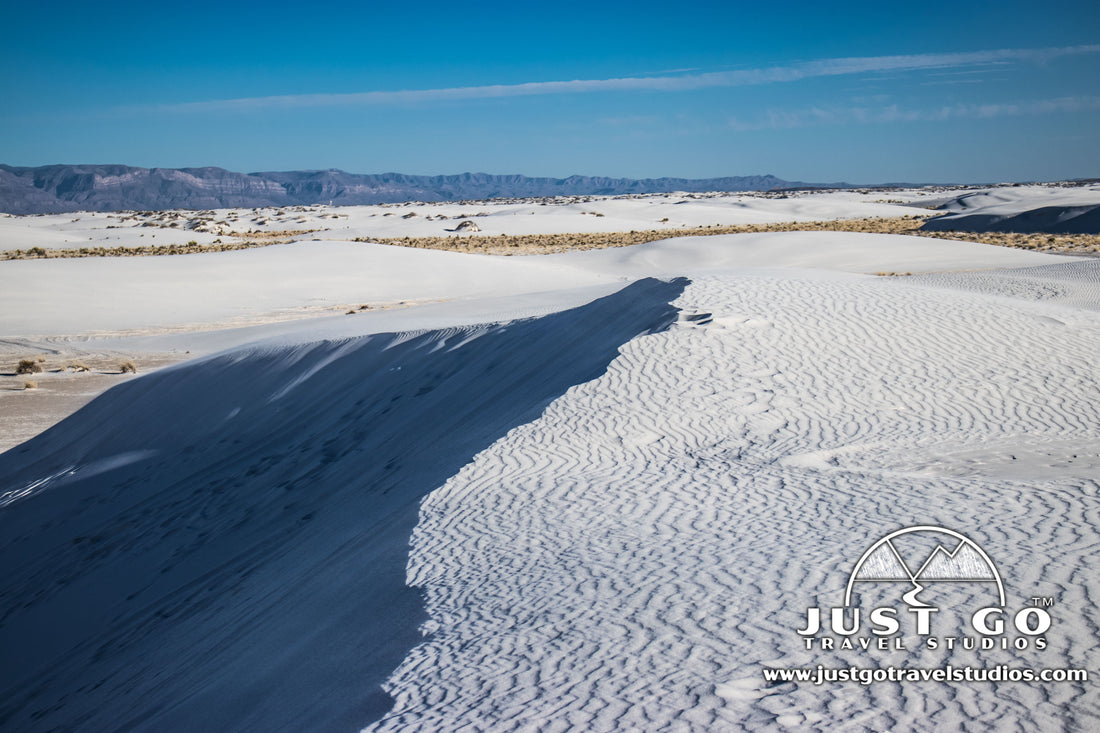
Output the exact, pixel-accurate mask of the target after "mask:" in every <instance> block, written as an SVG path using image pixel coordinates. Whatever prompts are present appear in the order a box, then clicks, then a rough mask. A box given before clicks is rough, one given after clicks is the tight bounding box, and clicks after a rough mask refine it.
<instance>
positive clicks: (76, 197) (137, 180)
mask: <svg viewBox="0 0 1100 733" xmlns="http://www.w3.org/2000/svg"><path fill="white" fill-rule="evenodd" d="M806 185H810V184H804V183H800V182H796V181H784V180H782V179H780V178H776V177H775V176H772V175H764V176H729V177H725V178H704V179H688V178H647V179H633V178H606V177H599V176H570V177H568V178H530V177H528V176H521V175H491V174H488V173H461V174H458V175H449V176H415V175H405V174H401V173H380V174H358V173H346V172H344V171H341V170H335V169H332V170H323V171H281V172H262V173H235V172H233V171H227V170H225V169H223V168H137V167H133V166H126V165H46V166H39V167H35V168H21V167H14V166H9V165H2V164H0V212H6V213H9V214H45V213H59V212H65V211H125V210H135V209H137V210H150V209H216V208H234V207H250V208H253V207H263V206H295V205H310V204H332V205H337V206H353V205H361V204H381V203H397V202H404V201H461V200H474V199H491V198H528V197H543V196H597V195H598V196H610V195H621V194H642V193H667V192H671V191H693V192H698V191H771V190H775V189H782V188H792V187H799V186H806Z"/></svg>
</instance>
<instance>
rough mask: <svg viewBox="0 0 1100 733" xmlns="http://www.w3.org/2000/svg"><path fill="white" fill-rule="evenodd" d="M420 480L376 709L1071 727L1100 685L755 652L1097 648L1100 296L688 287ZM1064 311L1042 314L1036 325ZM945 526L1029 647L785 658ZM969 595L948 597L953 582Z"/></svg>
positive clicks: (433, 724) (1008, 657)
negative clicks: (853, 591) (995, 577)
mask: <svg viewBox="0 0 1100 733" xmlns="http://www.w3.org/2000/svg"><path fill="white" fill-rule="evenodd" d="M676 304H677V305H678V306H679V307H680V308H681V309H682V312H681V316H680V319H681V320H680V322H679V323H678V324H677V325H676V326H674V327H673V328H671V329H670V330H668V331H666V332H662V333H657V334H650V335H645V336H641V337H638V338H636V339H634V340H633V341H631V342H629V343H628V344H626V345H625V346H624V347H623V348H622V350H621V355H620V356H619V357H618V358H617V359H616V360H615V361H613V362H612V364H611V366H610V368H609V370H608V371H607V373H606V374H605V375H604V376H602V377H600V378H599V379H596V380H594V381H592V382H589V383H586V384H583V385H579V386H576V387H573V388H572V389H570V390H569V391H568V392H567V393H566V394H565V395H564V396H563V397H561V398H559V399H558V400H556V401H555V402H553V403H552V404H551V405H549V407H548V408H547V409H546V411H545V412H544V414H543V415H542V416H541V417H540V418H539V419H538V420H536V421H534V422H532V423H528V424H526V425H523V426H520V427H517V428H515V429H513V430H512V431H510V432H509V433H508V434H507V435H506V436H505V437H504V438H502V439H501V440H499V441H498V442H497V443H495V444H494V445H493V446H491V447H490V448H488V449H486V450H485V451H483V452H482V453H480V454H479V455H478V456H477V457H476V458H475V460H474V461H473V462H471V463H470V464H468V465H467V466H466V467H465V468H464V469H463V470H462V471H461V472H460V473H459V474H457V475H456V476H454V477H453V478H452V479H451V480H449V481H448V482H447V483H446V484H445V485H444V486H442V487H441V488H440V489H438V490H437V491H435V492H434V493H432V494H431V495H429V496H428V497H427V498H426V499H425V500H424V502H423V504H422V507H421V515H420V522H419V525H418V526H417V529H416V531H415V533H414V536H413V542H412V544H413V549H412V553H411V557H410V562H409V568H408V579H409V583H410V585H414V586H418V587H420V588H421V589H422V590H423V592H424V593H425V595H426V599H427V608H428V611H429V613H430V620H429V621H428V622H427V623H426V624H425V625H424V627H423V628H422V631H423V633H424V634H425V636H424V641H423V643H421V644H420V645H418V646H417V647H415V648H414V649H413V650H412V651H411V653H410V654H409V655H408V656H407V657H406V659H405V661H404V663H403V664H402V665H401V667H400V668H398V669H397V670H396V671H395V673H394V675H393V676H392V677H391V679H390V682H389V684H388V688H387V689H388V690H389V692H390V693H391V694H392V695H393V696H394V697H395V699H396V705H395V708H394V709H393V710H392V711H391V712H390V714H389V715H388V716H387V717H386V718H384V719H383V720H381V721H379V722H378V723H377V724H375V725H374V726H373V727H372V728H371V730H376V731H397V730H460V729H461V730H494V731H507V730H517V731H527V730H540V731H565V730H607V731H611V730H698V731H713V730H731V731H733V730H743V729H754V730H756V729H763V730H768V729H770V730H786V729H791V730H810V729H820V730H850V731H863V730H888V729H895V730H955V729H967V730H1013V729H1032V730H1044V731H1049V730H1082V729H1088V728H1095V727H1097V726H1100V695H1098V690H1097V686H1096V683H1095V682H1089V683H1087V684H1084V685H1071V684H1061V685H1055V684H1047V685H1040V684H1034V685H1028V684H1020V683H1017V684H1007V683H1006V684H993V683H989V684H986V685H970V686H966V685H959V686H951V685H947V684H936V683H927V684H915V685H908V686H902V685H898V684H890V683H884V684H876V685H872V686H869V687H861V686H859V685H834V686H824V687H814V686H812V685H799V686H796V685H794V684H793V683H787V684H785V685H778V686H774V687H766V686H765V685H764V683H763V682H762V681H761V669H762V668H763V667H764V666H797V665H805V666H815V665H817V664H825V665H832V666H847V665H850V664H858V665H860V666H885V665H887V664H895V665H906V666H922V665H923V666H936V665H940V664H946V663H950V664H954V665H962V664H977V665H980V666H992V665H994V664H999V663H1007V664H1013V665H1015V666H1033V667H1057V666H1074V667H1090V668H1092V669H1094V670H1095V669H1096V667H1097V665H1098V663H1100V648H1098V643H1097V642H1098V636H1097V632H1098V629H1100V613H1098V612H1097V610H1096V600H1097V599H1096V598H1095V597H1094V596H1095V583H1094V579H1095V577H1096V574H1095V561H1096V558H1097V554H1098V552H1100V502H1098V500H1097V495H1098V492H1100V482H1098V480H1097V477H1098V476H1100V470H1098V469H1100V374H1098V370H1097V366H1096V364H1097V361H1098V357H1100V314H1097V313H1095V312H1093V311H1089V310H1072V309H1069V308H1066V307H1064V306H1051V305H1047V304H1043V303H1031V302H1022V301H1021V302H1019V303H1015V302H1014V303H1007V302H1006V301H1005V300H1004V299H1001V298H991V297H989V296H987V295H983V294H980V293H967V292H952V291H945V290H939V289H935V290H934V289H931V288H925V287H917V286H914V285H912V284H906V283H905V282H904V279H900V280H888V279H883V278H867V277H855V276H852V277H848V276H821V277H818V276H813V275H809V274H808V275H806V276H805V277H784V278H776V277H769V276H765V275H758V276H738V277H724V278H710V279H700V280H697V281H696V282H694V283H693V284H692V285H691V286H689V287H688V289H687V290H686V291H685V293H684V295H683V296H682V297H681V298H680V300H679V301H677V303H676ZM1054 320H1056V321H1057V324H1055V323H1054V322H1052V321H1054ZM913 524H937V525H942V526H946V527H949V528H954V529H956V530H958V531H962V532H964V533H966V534H968V536H970V537H971V538H972V539H974V540H975V541H976V542H978V543H979V545H981V546H982V547H983V548H984V549H985V550H986V551H987V552H988V553H989V554H990V555H991V556H992V557H994V558H995V559H996V561H997V563H998V564H999V567H1000V568H1001V571H1002V574H1003V575H1004V576H1005V581H1006V590H1007V593H1008V596H1009V605H1010V607H1011V606H1021V605H1025V604H1026V600H1025V599H1026V598H1027V597H1030V596H1032V595H1046V596H1054V597H1056V598H1057V606H1056V607H1055V609H1054V610H1053V611H1052V614H1053V616H1054V618H1055V627H1054V628H1053V629H1052V630H1051V632H1049V633H1048V635H1047V636H1048V638H1049V640H1050V647H1049V648H1048V649H1047V650H1045V651H1042V652H1039V651H1035V650H1028V651H1023V652H996V651H995V652H985V653H981V652H963V651H961V650H955V651H953V652H950V653H948V652H944V651H942V650H940V651H937V652H928V651H910V652H877V653H876V652H821V651H806V650H805V649H804V647H803V645H802V643H801V640H800V638H799V637H798V636H797V635H796V634H795V629H797V628H800V627H801V623H802V621H803V620H804V614H805V609H806V608H807V607H808V606H822V607H826V608H828V607H831V606H838V605H842V598H841V595H842V592H843V587H844V584H845V582H846V580H847V576H848V572H849V571H850V570H851V566H852V564H853V563H854V562H855V560H856V558H858V556H859V554H860V553H861V552H862V551H863V549H865V548H866V547H867V546H868V545H869V544H870V543H871V542H873V541H874V540H876V539H878V538H879V537H881V536H883V535H885V534H886V533H888V532H890V531H892V530H894V529H897V528H899V527H902V526H908V525H913ZM960 592H961V593H963V597H962V598H961V599H960V600H961V601H962V602H966V601H967V600H968V598H966V597H965V594H966V593H967V592H968V591H960Z"/></svg>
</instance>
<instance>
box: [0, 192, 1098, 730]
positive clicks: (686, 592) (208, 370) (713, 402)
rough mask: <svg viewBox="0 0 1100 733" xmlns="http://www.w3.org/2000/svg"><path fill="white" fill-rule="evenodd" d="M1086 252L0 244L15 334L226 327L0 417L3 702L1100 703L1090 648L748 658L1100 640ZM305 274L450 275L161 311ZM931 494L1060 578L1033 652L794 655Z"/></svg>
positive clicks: (107, 718) (592, 723)
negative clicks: (20, 425) (4, 420)
mask: <svg viewBox="0 0 1100 733" xmlns="http://www.w3.org/2000/svg"><path fill="white" fill-rule="evenodd" d="M587 205H590V204H587ZM585 216H590V215H585ZM607 216H608V217H610V213H608V215H607ZM700 216H701V215H700ZM485 218H489V217H485ZM515 218H517V219H518V218H521V217H520V216H516V217H515ZM528 218H531V219H538V218H539V217H538V216H534V217H531V216H529V215H528ZM593 218H595V217H593ZM414 220H415V219H412V220H411V221H414ZM597 220H599V219H597ZM480 224H481V220H479V225H480ZM230 255H232V256H230ZM9 265H11V266H18V267H19V268H24V269H18V270H16V269H9V267H8V266H9ZM29 266H34V268H39V269H33V268H32V267H29ZM88 268H98V269H88ZM878 271H886V272H914V273H924V274H919V275H915V276H913V277H905V278H880V277H873V276H872V275H871V274H872V273H874V272H878ZM970 271H974V272H970ZM173 273H175V277H173ZM1098 273H1100V262H1098V261H1097V260H1090V259H1076V258H1065V257H1058V256H1054V255H1041V254H1035V253H1029V252H1023V251H1018V250H1009V249H1004V248H996V247H990V246H985V245H978V244H966V243H955V242H948V241H938V240H930V239H925V238H914V237H896V236H888V235H851V234H837V233H812V234H807V233H781V234H768V235H728V236H719V237H701V238H692V239H682V240H669V241H665V242H653V243H650V244H647V245H640V246H636V247H631V248H623V249H617V250H605V251H591V252H581V253H571V254H565V255H554V256H547V257H540V258H493V257H477V256H472V255H455V254H449V253H440V252H423V251H409V250H398V249H395V248H387V247H380V246H377V245H363V244H351V243H344V244H339V243H312V242H310V243H300V244H294V245H286V246H280V247H272V248H267V249H262V250H248V251H242V252H235V253H225V256H222V255H199V256H194V257H192V256H186V257H166V258H136V259H125V260H123V259H119V260H92V259H87V260H73V261H63V260H36V261H14V262H0V277H3V278H5V280H4V284H5V285H6V286H8V287H6V288H5V289H3V290H0V298H8V300H7V301H6V302H4V303H0V305H4V306H5V308H4V309H2V311H0V312H3V313H4V316H3V318H6V319H8V320H4V321H2V322H0V328H2V330H0V333H3V334H7V335H10V336H13V337H14V336H20V338H12V339H11V341H13V342H15V344H16V345H17V347H18V348H23V347H25V346H26V345H28V344H29V343H30V342H31V339H39V340H41V341H42V342H43V343H47V344H49V343H55V344H59V343H63V342H65V343H72V344H84V345H85V346H88V348H108V346H107V345H112V344H113V345H114V346H118V345H119V344H129V345H130V346H135V345H143V346H142V348H167V347H168V345H169V344H171V345H172V346H173V348H178V347H182V346H184V345H193V346H195V349H196V353H200V352H201V353H207V354H210V355H208V356H205V357H203V358H201V359H197V360H194V361H189V362H184V363H182V364H178V365H176V366H172V367H169V368H166V369H162V370H159V371H156V372H154V373H151V374H148V375H145V376H141V377H139V378H137V379H134V380H132V381H129V382H127V383H125V384H121V385H119V386H118V387H116V388H114V389H111V390H109V391H108V392H106V393H105V394H103V395H102V396H101V397H100V398H98V399H96V400H94V401H93V402H92V403H91V404H89V405H88V406H87V407H85V408H83V409H82V410H81V411H79V412H77V413H76V414H75V415H73V416H72V417H70V418H69V419H67V420H64V421H63V422H61V423H60V424H58V425H57V426H55V427H53V428H51V429H50V430H48V431H46V432H45V433H43V434H41V435H39V436H38V437H36V438H34V439H33V440H31V441H29V442H27V443H25V444H23V445H21V446H19V447H17V448H15V449H13V450H10V451H8V452H6V453H3V454H0V504H3V506H0V609H2V613H0V648H2V649H4V662H3V664H2V665H0V727H2V728H4V729H10V730H21V731H23V730H26V731H38V730H54V729H69V730H71V729H81V730H106V729H128V730H139V731H140V730H148V731H154V730H156V731H159V730H264V731H267V730H302V729H309V730H353V729H360V728H364V727H368V728H369V729H371V730H378V731H382V730H469V729H485V730H536V729H537V730H544V729H545V730H568V729H572V730H668V729H682V730H699V731H713V730H729V731H737V730H745V729H754V730H756V729H761V730H789V729H795V730H805V729H815V728H816V729H822V730H825V729H829V730H834V729H844V730H885V729H895V730H897V729H913V730H955V729H988V730H1011V729H1029V730H1030V729H1037V730H1057V729H1064V730H1083V729H1090V728H1091V727H1095V726H1096V725H1098V724H1100V689H1098V687H1097V685H1096V682H1095V680H1094V681H1090V682H1087V683H1073V684H1070V683H1063V684H1052V683H1030V684H1029V683H1004V684H996V683H980V684H966V683H958V684H946V683H921V684H908V685H903V684H899V683H880V684H874V685H871V686H861V685H858V684H841V685H826V686H814V685H812V684H809V683H797V684H796V683H782V684H771V685H769V684H767V683H765V682H764V680H763V678H762V671H763V670H764V669H768V668H783V667H813V666H816V665H818V664H823V665H826V666H830V667H846V666H848V665H856V666H861V667H881V666H885V665H888V664H896V665H901V666H909V667H918V666H919V667H939V666H942V665H946V664H951V665H955V666H961V665H964V664H973V665H976V666H980V667H983V668H984V667H992V666H994V665H996V664H1008V665H1012V666H1016V667H1029V668H1055V667H1073V668H1083V669H1090V670H1095V669H1096V668H1097V666H1098V664H1100V638H1098V637H1097V634H1096V630H1097V629H1098V628H1100V613H1098V611H1097V610H1096V605H1095V604H1093V603H1092V598H1093V596H1094V595H1095V588H1094V585H1095V583H1094V582H1093V580H1092V578H1093V576H1094V573H1093V572H1092V568H1093V567H1094V566H1095V563H1096V559H1097V549H1096V548H1098V547H1100V518H1098V517H1097V516H1096V509H1097V507H1096V496H1097V491H1098V490H1100V485H1098V484H1097V478H1096V477H1097V476H1098V475H1100V373H1098V372H1097V370H1096V368H1095V364H1096V363H1097V361H1098V360H1100V298H1098V289H1097V287H1096V283H1097V282H1100V274H1098ZM680 275H686V276H688V277H690V282H689V281H688V280H686V279H683V278H679V277H677V276H680ZM82 277H83V278H84V280H83V282H82V280H81V278H82ZM137 277H141V278H146V279H147V280H148V281H149V282H150V283H152V284H151V285H149V286H147V287H145V288H144V289H140V288H139V289H137V290H136V291H134V292H126V293H125V294H120V295H119V301H118V302H117V303H112V302H110V299H109V295H108V294H109V293H112V292H117V289H118V288H119V287H125V286H127V285H128V284H132V283H131V281H132V279H134V278H137ZM654 277H659V278H662V279H653V278H654ZM36 278H37V279H36ZM218 278H221V279H220V280H219V279H218ZM214 282H217V283H218V286H217V287H214V285H213V283H214ZM23 283H27V284H26V285H24V284H23ZM81 286H84V289H81ZM41 287H53V288H54V291H53V295H54V299H53V301H49V299H47V298H43V299H42V300H33V298H34V297H35V296H34V292H35V290H36V288H41ZM89 287H90V288H93V290H92V291H89V290H88V289H87V288H89ZM8 288H13V289H14V290H8ZM206 288H209V290H205V289H206ZM89 292H92V293H93V294H92V295H89ZM204 293H206V294H204ZM314 297H316V298H323V299H324V300H321V301H316V302H317V303H319V304H323V307H329V308H330V307H332V305H333V304H340V303H342V302H344V301H346V302H348V303H356V302H364V303H365V302H376V303H384V302H385V303H389V301H399V300H405V301H407V302H414V301H421V300H425V301H437V302H432V303H428V304H425V305H419V306H417V307H409V308H402V309H390V310H386V311H380V312H369V313H365V314H363V315H355V316H342V315H339V316H328V317H324V318H308V319H299V320H294V321H284V322H282V323H278V324H273V325H265V326H256V325H253V326H249V327H247V328H237V329H230V330H224V331H219V332H206V333H204V332H201V331H180V332H173V331H171V329H173V328H175V327H177V326H181V325H188V324H198V323H202V322H204V320H207V321H212V322H215V323H220V324H222V325H225V324H229V323H233V322H235V321H234V319H242V320H243V317H244V316H248V315H250V311H249V310H248V309H249V308H250V307H251V308H255V311H252V312H251V315H257V316H264V317H270V316H271V314H272V312H274V311H278V310H280V309H297V311H296V313H297V314H298V315H301V314H302V312H304V311H303V309H304V308H306V307H308V306H309V304H310V302H311V301H310V300H309V299H310V298H314ZM27 298H30V299H31V300H29V301H28V300H25V299H27ZM81 298H84V301H82V300H81ZM85 301H86V302H85ZM195 301H201V302H195ZM438 301H443V302H438ZM31 303H33V307H32V306H31V305H30V304H31ZM9 308H10V309H11V311H12V312H14V313H15V314H16V315H12V314H11V313H10V312H9V311H8V309H9ZM66 312H67V313H68V317H66ZM128 329H129V330H133V331H137V333H130V334H120V333H119V332H122V331H125V330H128ZM96 330H103V331H110V332H112V333H113V335H109V336H103V335H98V336H97V335H96V334H95V333H94V331H96ZM154 344H155V345H156V346H153V345H154ZM188 348H190V346H188ZM219 349H221V350H222V351H220V352H218V353H213V354H211V353H210V352H214V351H217V350H219ZM16 396H17V397H18V396H20V395H16ZM6 402H7V403H9V404H10V397H7V398H6ZM4 404H5V401H0V409H3V406H4ZM913 524H936V525H942V526H945V527H950V528H954V529H956V530H959V531H962V532H965V533H966V534H967V535H968V536H970V537H972V538H973V539H974V540H975V541H977V542H978V543H979V544H980V545H981V547H983V548H984V549H985V550H986V551H988V552H989V553H990V555H991V556H992V557H994V558H996V560H997V563H998V567H999V568H1000V569H1001V572H1002V574H1003V575H1004V577H1005V584H1006V590H1007V593H1008V596H1009V598H1010V601H1011V603H1012V604H1016V605H1019V604H1025V605H1026V603H1027V602H1028V601H1027V599H1028V598H1029V597H1031V596H1047V597H1053V598H1055V599H1056V601H1057V602H1056V605H1055V606H1054V607H1053V608H1052V609H1051V614H1052V616H1053V617H1054V619H1055V624H1054V626H1053V627H1052V628H1051V629H1050V631H1049V633H1047V634H1045V636H1046V639H1047V640H1048V641H1049V646H1048V648H1047V649H1045V650H1038V649H1035V648H1029V649H1026V650H1023V651H1016V650H1001V649H994V650H991V651H985V652H981V651H977V652H976V651H966V650H963V649H961V648H960V649H955V650H951V651H948V650H946V649H944V648H941V649H938V650H935V651H932V650H927V649H921V648H920V647H919V645H918V644H916V643H915V642H918V641H919V639H916V638H910V637H912V636H913V635H909V636H908V637H907V639H908V641H909V642H910V646H909V649H908V650H907V651H903V652H902V651H882V652H877V651H874V650H872V651H871V652H863V651H854V652H852V651H836V650H834V651H822V650H820V649H818V650H813V651H807V650H806V649H805V648H804V645H803V643H802V639H801V637H799V636H798V635H797V634H796V633H795V629H797V628H799V627H800V625H801V624H802V623H804V622H805V612H806V609H807V608H808V607H811V606H821V607H823V608H828V607H830V606H834V605H839V599H838V597H837V596H838V594H839V593H841V592H842V591H843V589H844V583H845V581H846V579H847V573H848V572H849V571H850V569H851V566H852V563H853V562H854V561H855V559H856V558H857V557H858V555H859V553H861V552H862V551H863V550H864V549H866V548H867V547H868V546H869V545H870V544H871V543H872V542H873V541H874V540H876V539H877V538H879V537H882V536H883V535H885V534H886V533H887V532H889V531H891V530H894V529H897V528H899V527H902V526H907V525H913ZM410 537H411V552H410ZM978 595H980V591H979V590H976V589H975V588H974V587H972V586H970V585H967V584H960V585H957V586H953V587H952V588H951V589H949V590H946V591H943V595H939V596H936V598H937V599H938V602H939V603H940V605H941V606H942V607H943V608H944V609H945V614H944V615H945V616H948V615H949V614H948V613H946V611H948V610H953V609H956V608H959V609H966V608H971V607H973V604H974V603H976V602H977V600H978V599H977V598H976V596H978ZM1014 607H1015V606H1014ZM960 618H961V616H960ZM946 632H950V633H958V634H959V635H960V636H961V635H963V634H962V629H961V627H957V626H956V625H948V627H947V629H946ZM946 632H945V633H946Z"/></svg>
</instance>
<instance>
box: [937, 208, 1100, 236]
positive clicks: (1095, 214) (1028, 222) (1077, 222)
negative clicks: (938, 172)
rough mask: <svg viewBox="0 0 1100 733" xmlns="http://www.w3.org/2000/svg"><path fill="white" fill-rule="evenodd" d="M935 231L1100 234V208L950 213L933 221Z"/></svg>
mask: <svg viewBox="0 0 1100 733" xmlns="http://www.w3.org/2000/svg"><path fill="white" fill-rule="evenodd" d="M921 229H923V230H925V231H931V232H950V231H958V232H1022V233H1025V234H1035V233H1047V234H1100V206H1042V207H1040V208H1037V209H1030V210H1028V211H1022V212H1018V213H1010V214H983V213H977V214H949V215H947V216H938V217H936V218H935V219H929V220H928V221H927V222H925V224H924V226H922V227H921Z"/></svg>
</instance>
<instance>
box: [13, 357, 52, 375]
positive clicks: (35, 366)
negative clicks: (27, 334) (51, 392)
mask: <svg viewBox="0 0 1100 733" xmlns="http://www.w3.org/2000/svg"><path fill="white" fill-rule="evenodd" d="M41 361H45V359H20V360H19V364H18V365H17V366H16V367H15V373H16V374H39V373H41V372H42V364H41V363H40V362H41Z"/></svg>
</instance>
